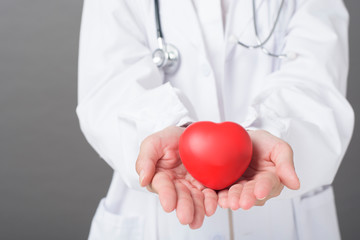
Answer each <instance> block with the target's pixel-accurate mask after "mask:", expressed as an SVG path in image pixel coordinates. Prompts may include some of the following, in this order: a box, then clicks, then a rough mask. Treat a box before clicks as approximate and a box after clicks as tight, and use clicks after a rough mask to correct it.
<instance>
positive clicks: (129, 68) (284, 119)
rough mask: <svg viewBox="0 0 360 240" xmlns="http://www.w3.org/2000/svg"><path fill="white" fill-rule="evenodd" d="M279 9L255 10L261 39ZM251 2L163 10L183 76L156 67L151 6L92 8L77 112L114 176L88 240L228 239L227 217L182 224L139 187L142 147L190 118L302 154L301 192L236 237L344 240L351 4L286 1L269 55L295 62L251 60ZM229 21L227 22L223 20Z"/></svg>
mask: <svg viewBox="0 0 360 240" xmlns="http://www.w3.org/2000/svg"><path fill="white" fill-rule="evenodd" d="M280 2H281V0H271V1H270V0H257V1H256V12H257V17H258V26H259V34H260V37H261V38H262V39H264V38H265V37H266V35H267V34H268V33H269V31H270V29H271V27H272V26H273V22H274V18H275V15H276V13H277V11H278V8H279V5H280ZM251 4H252V1H251V0H236V1H228V8H227V11H226V17H225V18H224V19H223V18H222V17H223V16H222V14H221V12H222V10H221V1H220V0H194V1H191V0H181V1H170V0H160V12H161V20H162V28H163V33H164V36H165V40H166V42H168V43H171V44H173V45H175V46H176V47H177V48H178V49H179V51H180V54H181V65H180V67H179V69H178V71H177V72H176V73H175V74H173V75H167V74H164V72H163V71H162V70H161V69H158V68H157V67H156V66H155V65H154V64H153V62H152V57H151V56H152V52H153V51H154V50H155V49H156V48H157V47H158V45H157V39H156V27H155V20H154V18H155V16H154V4H153V1H149V0H106V1H104V0H85V3H84V11H83V18H82V27H81V37H80V54H79V96H78V101H79V102H78V103H79V104H78V107H77V114H78V117H79V120H80V125H81V129H82V131H83V133H84V135H85V137H86V139H87V140H88V142H89V143H90V144H91V146H92V147H93V148H94V149H95V150H96V151H97V153H98V154H99V155H100V156H101V157H102V158H103V159H104V160H105V161H106V162H107V163H108V164H109V165H110V166H111V167H112V168H113V169H114V176H113V180H112V183H111V186H110V189H109V191H108V194H107V196H106V198H104V199H102V200H101V201H100V204H99V207H98V210H97V211H96V214H95V217H94V219H93V222H92V226H91V231H90V235H89V239H91V240H95V239H102V240H113V239H114V240H115V239H149V240H153V239H194V240H195V239H196V240H199V239H229V238H230V232H229V214H228V213H229V212H228V210H226V209H221V208H218V209H217V211H216V213H215V215H213V216H212V217H209V218H206V219H205V221H204V224H203V226H202V227H201V228H200V229H197V230H191V229H190V228H189V227H188V226H182V225H181V224H180V223H179V222H178V220H177V218H176V215H175V213H174V212H173V213H170V214H168V213H165V212H164V211H163V210H162V208H161V206H160V204H159V200H158V197H157V195H155V194H152V193H149V192H148V191H147V190H146V189H145V188H141V187H140V186H139V181H138V175H137V173H136V171H135V161H136V159H137V154H138V152H139V145H140V143H141V141H142V140H143V139H144V138H145V137H146V136H148V135H150V134H152V133H154V132H156V131H159V130H162V129H164V128H165V127H167V126H170V125H176V124H182V123H185V122H187V121H189V120H193V121H199V120H209V121H214V122H221V121H234V122H237V123H239V124H241V125H243V126H244V127H248V128H254V129H265V130H267V131H269V132H270V133H272V134H273V135H276V136H278V137H280V138H282V139H284V140H285V141H286V142H288V143H289V144H290V145H291V146H292V148H293V150H294V154H295V156H294V161H295V167H296V171H297V173H298V175H299V178H300V181H301V189H300V190H298V191H290V190H288V189H284V191H283V192H282V194H281V195H280V196H279V197H278V198H275V199H272V200H270V201H268V202H267V203H266V205H265V206H263V207H254V208H252V209H250V210H248V211H243V210H238V211H234V212H233V213H232V216H233V225H234V237H235V239H256V240H259V239H276V240H280V239H284V240H291V239H296V240H311V239H316V240H318V239H327V240H331V239H339V238H340V234H339V229H338V224H337V217H336V210H335V205H334V195H333V191H332V188H331V183H332V181H333V179H334V176H335V174H336V172H337V169H338V167H339V165H340V163H341V160H342V158H343V156H344V154H345V151H346V148H347V146H348V144H349V141H350V138H351V134H352V130H353V121H354V115H353V111H352V108H351V107H350V105H349V103H348V102H347V100H346V99H345V97H344V96H345V92H346V79H347V72H348V39H347V37H348V36H347V35H348V13H347V11H346V9H345V7H344V4H343V2H342V1H341V0H287V1H285V5H284V10H283V12H282V13H281V16H280V20H279V24H278V26H277V28H276V30H275V33H274V36H273V37H272V38H271V40H270V41H269V43H268V44H267V45H266V47H267V48H268V49H269V50H270V51H273V52H277V53H282V52H283V53H289V52H293V53H296V54H297V58H296V59H294V60H279V59H276V58H272V57H269V56H267V55H265V54H263V53H262V52H261V50H256V51H253V50H248V49H245V48H243V47H241V46H239V45H237V44H235V43H234V41H232V39H233V37H234V36H235V37H237V38H239V40H241V41H243V42H246V43H249V44H252V43H253V44H255V43H256V39H255V35H254V32H253V19H252V5H251ZM223 20H225V22H223Z"/></svg>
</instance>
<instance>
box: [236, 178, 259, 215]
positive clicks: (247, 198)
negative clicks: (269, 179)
mask: <svg viewBox="0 0 360 240" xmlns="http://www.w3.org/2000/svg"><path fill="white" fill-rule="evenodd" d="M254 187H255V181H249V182H246V183H245V184H244V187H243V189H242V191H241V196H240V201H239V204H240V207H241V208H242V209H244V210H248V209H250V208H251V207H253V206H254V205H255V201H256V197H255V195H254Z"/></svg>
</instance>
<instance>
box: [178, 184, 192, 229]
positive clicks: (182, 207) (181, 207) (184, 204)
mask: <svg viewBox="0 0 360 240" xmlns="http://www.w3.org/2000/svg"><path fill="white" fill-rule="evenodd" d="M175 189H176V194H177V205H176V216H177V218H178V219H179V221H180V223H181V224H183V225H186V224H190V223H191V222H192V221H193V219H194V202H193V199H192V197H191V193H190V191H189V189H188V188H187V187H186V186H185V185H184V184H182V183H179V182H176V183H175Z"/></svg>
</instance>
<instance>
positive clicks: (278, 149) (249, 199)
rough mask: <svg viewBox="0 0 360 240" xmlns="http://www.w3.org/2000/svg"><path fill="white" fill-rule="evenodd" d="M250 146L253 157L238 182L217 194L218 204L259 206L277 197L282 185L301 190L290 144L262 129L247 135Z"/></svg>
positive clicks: (242, 206)
mask: <svg viewBox="0 0 360 240" xmlns="http://www.w3.org/2000/svg"><path fill="white" fill-rule="evenodd" d="M248 133H249V135H250V138H251V141H252V144H253V156H252V160H251V162H250V165H249V167H248V169H247V170H246V171H245V173H244V174H243V176H242V177H241V178H240V180H239V181H238V182H237V183H235V184H233V185H232V186H231V187H230V188H229V189H225V190H222V191H220V192H219V193H218V194H219V195H218V203H219V205H220V206H221V207H223V208H231V209H232V210H237V209H239V208H242V209H245V210H247V209H250V208H251V207H253V206H262V205H264V204H265V202H266V201H267V200H269V199H271V198H273V197H276V196H278V195H280V193H281V191H282V190H283V188H284V186H286V187H288V188H290V189H293V190H296V189H299V187H300V182H299V179H298V177H297V175H296V172H295V168H294V163H293V151H292V149H291V147H290V145H289V144H287V143H286V142H284V141H283V140H281V139H280V138H277V137H275V136H273V135H272V134H270V133H269V132H266V131H263V130H255V131H249V132H248Z"/></svg>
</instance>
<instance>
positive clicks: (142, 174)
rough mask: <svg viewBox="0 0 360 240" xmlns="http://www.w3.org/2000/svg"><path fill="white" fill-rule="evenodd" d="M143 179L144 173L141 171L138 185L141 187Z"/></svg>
mask: <svg viewBox="0 0 360 240" xmlns="http://www.w3.org/2000/svg"><path fill="white" fill-rule="evenodd" d="M144 177H145V171H144V170H141V171H140V185H142V182H143V181H144Z"/></svg>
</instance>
